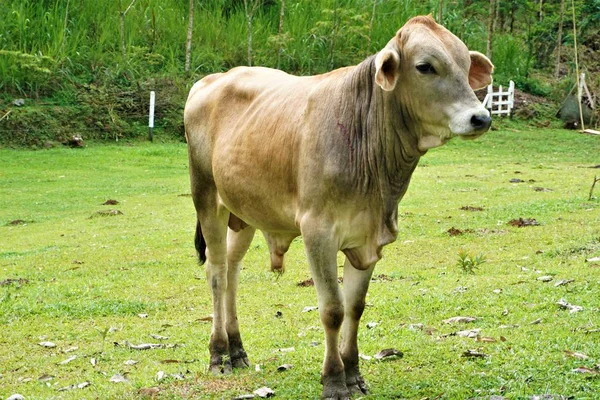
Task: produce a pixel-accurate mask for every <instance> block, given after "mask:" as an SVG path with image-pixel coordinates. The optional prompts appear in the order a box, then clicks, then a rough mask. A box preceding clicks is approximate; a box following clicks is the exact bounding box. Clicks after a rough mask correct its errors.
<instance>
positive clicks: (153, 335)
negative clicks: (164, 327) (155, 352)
mask: <svg viewBox="0 0 600 400" xmlns="http://www.w3.org/2000/svg"><path fill="white" fill-rule="evenodd" d="M150 337H151V338H152V339H156V340H169V338H168V337H167V336H161V335H155V334H153V333H151V334H150Z"/></svg>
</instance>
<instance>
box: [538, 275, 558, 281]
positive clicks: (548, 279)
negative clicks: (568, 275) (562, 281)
mask: <svg viewBox="0 0 600 400" xmlns="http://www.w3.org/2000/svg"><path fill="white" fill-rule="evenodd" d="M552 279H554V278H553V277H552V276H550V275H544V276H540V277H539V278H537V280H538V281H540V282H550V281H551V280H552Z"/></svg>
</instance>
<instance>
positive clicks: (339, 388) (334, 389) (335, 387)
mask: <svg viewBox="0 0 600 400" xmlns="http://www.w3.org/2000/svg"><path fill="white" fill-rule="evenodd" d="M350 397H351V395H350V391H349V390H348V388H347V387H346V385H345V384H343V383H341V382H340V383H337V382H331V383H329V384H324V386H323V394H322V395H321V398H322V399H327V400H350Z"/></svg>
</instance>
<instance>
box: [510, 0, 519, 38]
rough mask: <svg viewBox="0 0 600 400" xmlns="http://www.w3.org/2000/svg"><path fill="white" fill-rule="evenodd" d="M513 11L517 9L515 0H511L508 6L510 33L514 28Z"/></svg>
mask: <svg viewBox="0 0 600 400" xmlns="http://www.w3.org/2000/svg"><path fill="white" fill-rule="evenodd" d="M515 11H517V2H516V1H514V0H513V1H512V4H511V7H510V25H509V29H510V33H513V30H514V28H515Z"/></svg>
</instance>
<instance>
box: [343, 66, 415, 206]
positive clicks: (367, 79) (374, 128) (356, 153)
mask: <svg viewBox="0 0 600 400" xmlns="http://www.w3.org/2000/svg"><path fill="white" fill-rule="evenodd" d="M374 75H375V63H374V57H370V58H368V59H366V60H365V61H363V62H362V63H361V64H359V65H357V66H356V67H354V68H353V69H352V70H350V71H349V73H348V74H347V75H346V77H345V79H344V80H343V83H342V85H343V87H342V92H341V95H342V97H343V99H341V101H340V107H339V108H340V110H339V112H340V113H342V114H343V116H342V118H341V120H342V121H345V123H346V126H339V124H338V128H339V129H340V130H344V132H342V133H343V134H344V135H345V136H347V137H348V141H349V143H350V144H351V145H350V146H349V151H350V153H351V154H350V158H351V160H350V168H351V169H352V170H353V171H352V174H353V176H354V178H355V181H356V185H357V186H356V190H358V191H360V192H362V193H363V194H375V193H378V194H380V195H381V200H382V204H383V207H384V213H385V214H389V213H392V212H395V210H396V208H397V205H398V202H399V201H400V199H401V198H402V196H403V195H404V193H405V192H406V189H407V188H408V183H409V182H410V177H411V175H412V173H413V171H414V169H415V167H416V166H417V163H418V161H419V158H420V156H421V154H422V153H420V152H419V150H418V148H417V136H416V133H415V132H414V131H413V130H412V129H410V126H411V123H410V119H409V118H410V117H409V113H408V112H407V110H406V109H405V107H403V105H402V104H400V103H399V101H398V100H397V98H396V97H395V96H394V95H393V94H392V93H390V92H384V91H383V90H381V88H380V87H379V86H377V85H376V84H375V79H374Z"/></svg>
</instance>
